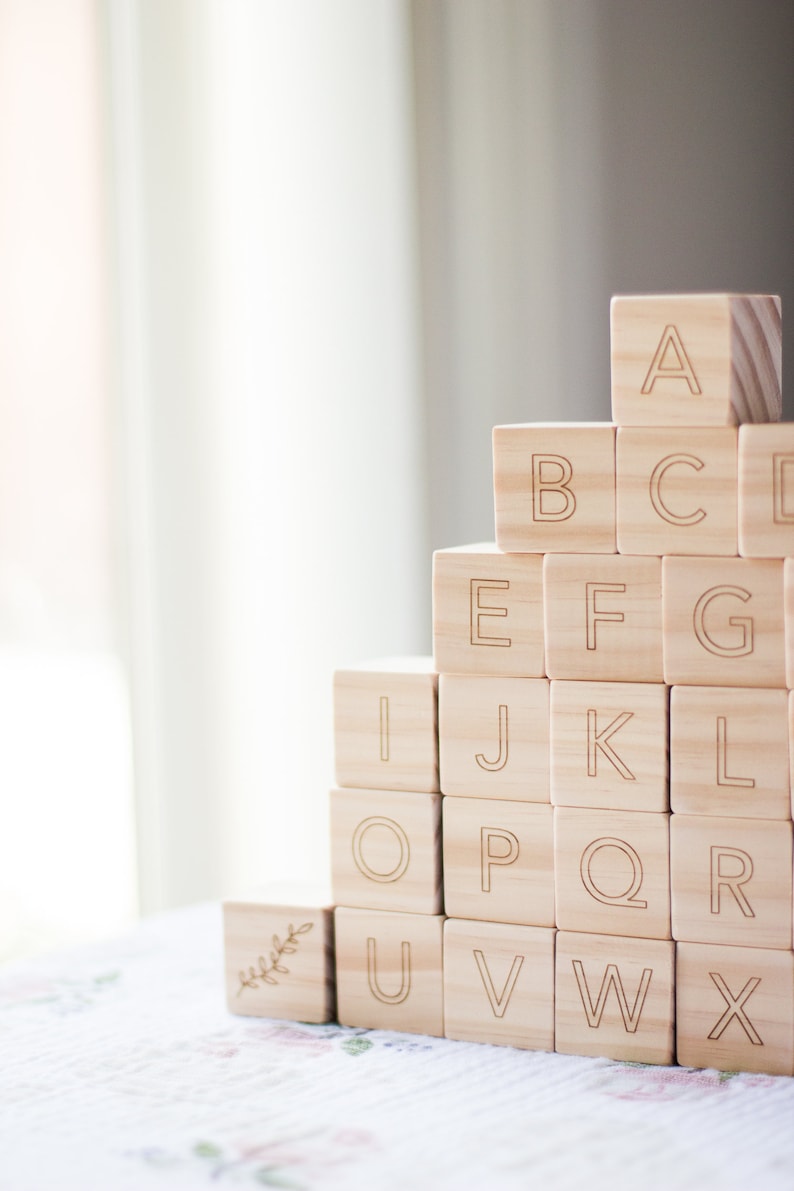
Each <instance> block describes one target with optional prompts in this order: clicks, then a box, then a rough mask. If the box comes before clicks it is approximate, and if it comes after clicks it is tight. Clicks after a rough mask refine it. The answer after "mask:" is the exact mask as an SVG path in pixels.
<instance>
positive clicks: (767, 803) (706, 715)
mask: <svg viewBox="0 0 794 1191" xmlns="http://www.w3.org/2000/svg"><path fill="white" fill-rule="evenodd" d="M788 741H789V730H788V694H787V692H786V691H782V690H778V691H776V690H764V689H755V690H754V689H752V688H743V687H711V686H674V687H672V689H671V691H670V805H671V807H672V809H673V810H674V811H677V812H679V813H682V814H687V815H722V816H725V815H727V816H734V817H737V818H749V819H788V818H790V817H791V799H790V783H789V744H788Z"/></svg>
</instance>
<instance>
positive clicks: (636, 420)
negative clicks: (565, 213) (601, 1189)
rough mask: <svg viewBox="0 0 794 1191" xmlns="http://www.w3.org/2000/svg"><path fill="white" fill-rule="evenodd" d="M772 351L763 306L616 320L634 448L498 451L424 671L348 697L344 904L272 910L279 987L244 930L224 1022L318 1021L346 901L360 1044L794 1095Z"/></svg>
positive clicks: (340, 826) (789, 441) (594, 439)
mask: <svg viewBox="0 0 794 1191" xmlns="http://www.w3.org/2000/svg"><path fill="white" fill-rule="evenodd" d="M780 345H781V335H780V303H779V300H778V299H777V298H774V297H770V296H763V295H761V296H759V295H688V296H681V297H673V296H667V297H623V298H616V299H614V300H613V303H612V411H613V422H612V423H611V424H595V423H594V424H570V423H556V424H538V425H521V426H498V427H496V428H495V430H494V438H493V449H494V494H495V520H496V534H495V537H496V542H495V544H494V543H485V544H479V545H472V546H464V547H455V548H452V549H448V550H440V551H438V552H437V553H436V554H435V556H434V577H433V613H434V615H433V619H434V657H433V659H406V660H403V661H400V662H394V661H392V662H384V663H379V664H374V665H370V666H367V667H361V668H358V669H355V670H349V671H344V672H340V673H338V674H337V675H336V679H335V717H336V721H335V731H336V756H337V774H336V780H337V789H335V790H334V791H333V793H332V795H331V800H332V801H331V821H332V884H333V893H332V898H331V899H330V900H326V901H324V902H320V903H319V907H320V908H319V910H318V909H314V910H312V909H311V907H309V908H307V909H305V910H302V909H300V908H298V907H296V906H294V905H293V906H291V908H290V909H289V911H288V912H286V917H285V913H284V912H282V910H281V907H280V906H279V905H278V902H272V901H271V902H268V900H267V899H265V900H264V901H262V902H261V903H260V914H261V916H262V936H261V937H262V938H263V939H265V940H266V939H269V938H270V934H271V933H272V929H271V925H270V924H271V923H272V921H273V920H274V918H276V919H278V921H282V919H283V920H285V922H286V925H284V926H282V927H281V931H282V934H281V935H279V934H278V933H276V935H275V938H274V939H273V946H272V947H271V946H270V944H269V943H265V942H263V943H262V945H261V948H260V949H263V950H264V951H265V952H267V950H268V948H269V955H270V958H269V959H266V958H262V957H259V958H257V956H256V954H255V953H256V952H257V947H256V946H255V944H254V940H253V936H252V935H251V933H250V925H249V923H248V921H247V920H244V918H243V913H245V914H247V915H249V917H250V914H251V913H252V911H251V908H250V905H248V906H245V907H243V908H242V909H241V906H240V903H234V904H230V905H228V906H227V939H228V940H229V946H228V968H229V1003H230V1006H231V1007H232V1008H233V1009H235V1010H237V1011H241V1012H259V1013H262V1014H265V1015H271V1016H272V1015H279V1014H281V1015H284V1016H301V1013H299V1012H298V1009H299V1007H300V1009H301V1011H302V1009H303V1003H302V1002H300V1001H298V1000H296V1001H295V1002H294V1003H292V1004H291V1003H290V1002H289V1001H288V1000H287V1001H286V1002H284V1003H282V1001H280V1000H279V999H278V997H277V995H274V996H272V997H270V996H269V994H270V993H271V992H272V991H273V990H272V989H271V987H270V986H269V985H268V984H267V982H266V977H267V974H268V973H269V974H270V977H271V979H272V980H277V979H278V980H281V979H282V976H283V978H284V979H286V977H287V974H288V973H287V972H286V971H284V969H287V968H289V966H290V965H289V964H287V963H286V962H285V961H284V951H285V947H284V939H285V937H286V938H287V939H288V940H289V942H288V944H287V948H288V947H290V946H291V947H292V948H293V951H295V952H297V951H298V949H299V948H300V949H303V950H304V951H305V952H306V953H307V959H308V953H309V952H310V950H311V949H312V948H314V949H315V952H316V955H330V951H329V948H330V938H329V931H328V930H327V927H324V928H321V929H318V930H317V931H316V934H315V935H314V938H313V939H310V936H309V935H308V934H307V936H306V941H305V942H304V941H303V937H302V936H300V935H299V933H298V926H297V925H296V924H297V923H298V919H300V920H301V923H300V925H301V928H302V929H303V928H304V925H305V924H308V923H309V922H310V921H311V922H312V923H314V922H316V921H317V919H316V917H314V918H313V917H312V915H315V916H316V915H317V914H318V913H319V914H322V913H323V912H324V913H326V914H328V910H327V907H328V906H329V905H330V904H331V902H332V903H333V904H334V905H335V906H336V909H335V911H334V924H335V945H336V958H335V987H336V996H337V1011H336V1012H337V1016H338V1019H339V1021H340V1022H342V1023H343V1024H348V1025H355V1026H366V1027H382V1028H388V1029H398V1030H409V1031H418V1032H422V1033H427V1034H435V1035H446V1036H447V1037H449V1038H456V1039H468V1040H476V1041H483V1042H492V1043H502V1044H509V1045H513V1046H519V1047H525V1048H530V1049H544V1050H551V1049H556V1050H558V1051H560V1052H563V1053H569V1054H583V1055H603V1056H607V1057H612V1058H618V1059H625V1060H630V1061H637V1062H649V1063H672V1062H674V1061H675V1060H676V1058H677V1060H678V1061H679V1062H681V1063H683V1064H687V1065H692V1066H706V1067H716V1068H719V1069H723V1070H725V1069H730V1070H750V1071H758V1072H769V1073H776V1074H777V1073H784V1074H794V950H793V943H792V899H793V896H794V889H793V883H792V871H793V862H792V780H791V769H792V765H791V761H790V748H789V741H790V737H791V736H792V731H791V729H792V726H793V725H794V692H792V691H790V690H789V689H788V688H792V687H794V570H792V567H794V424H785V425H782V424H775V423H778V421H779V418H780V415H781V390H780V371H781V370H780V356H781V347H780ZM442 874H443V876H442ZM279 915H280V917H279ZM287 927H288V928H289V929H288V935H287V936H284V935H283V932H284V931H286V930H287ZM305 928H306V930H307V931H308V929H309V928H308V926H307V925H306V927H305ZM241 936H243V937H244V938H245V945H244V946H243V947H241V946H240V945H239V939H240V937H241ZM280 949H281V950H280ZM292 954H293V952H292V951H290V952H289V955H290V960H291V961H292ZM252 957H253V958H252ZM260 961H261V962H260ZM327 962H328V963H330V959H329V960H328V961H327ZM262 973H264V975H263V974H262ZM246 974H248V975H246ZM332 975H333V973H332ZM317 979H318V984H319V985H321V986H322V988H323V989H327V982H328V970H327V969H326V970H325V973H324V974H323V975H322V976H319V977H317ZM252 983H253V984H258V985H260V992H262V996H261V997H259V999H258V1000H257V1001H256V1002H255V1001H254V995H255V990H254V989H252V988H251V987H250V986H251V984H252ZM249 991H250V992H251V996H250V997H248V998H247V1004H246V1005H243V1004H242V1000H243V995H242V994H248V993H249ZM320 1000H321V1001H322V1004H323V1012H324V1013H326V1014H327V1015H329V1016H330V1014H331V1013H332V1012H333V1009H332V1008H331V1007H329V998H328V997H327V995H326V996H325V998H324V999H323V998H320ZM292 1009H294V1012H292V1011H291V1010H292ZM304 1019H305V1020H323V1018H322V1016H319V1017H318V1016H313V1017H309V1018H306V1017H305V1016H304Z"/></svg>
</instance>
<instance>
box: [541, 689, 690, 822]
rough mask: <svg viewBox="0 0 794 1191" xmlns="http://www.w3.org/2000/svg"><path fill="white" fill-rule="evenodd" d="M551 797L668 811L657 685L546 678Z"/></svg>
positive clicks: (560, 801)
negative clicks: (547, 684)
mask: <svg viewBox="0 0 794 1191" xmlns="http://www.w3.org/2000/svg"><path fill="white" fill-rule="evenodd" d="M550 706H551V716H550V753H551V801H552V803H553V804H554V805H555V806H573V807H576V806H578V807H583V808H589V809H597V808H601V809H604V810H624V811H630V810H637V811H648V812H662V811H666V810H668V795H667V789H668V783H667V776H668V766H667V755H668V743H667V742H668V731H667V724H668V699H667V687H666V686H665V684H664V683H629V682H619V683H609V682H567V681H564V680H555V681H554V682H552V683H551V704H550Z"/></svg>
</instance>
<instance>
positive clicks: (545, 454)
mask: <svg viewBox="0 0 794 1191" xmlns="http://www.w3.org/2000/svg"><path fill="white" fill-rule="evenodd" d="M493 461H494V511H495V517H496V541H497V543H498V545H499V547H500V549H502V550H505V551H518V552H520V551H525V552H527V553H544V552H546V551H554V552H555V553H565V552H573V551H577V550H582V551H587V553H589V554H594V553H595V554H598V553H604V554H614V553H615V549H616V546H615V428H614V426H612V425H611V424H609V423H597V422H589V423H584V422H557V423H552V422H535V423H532V424H531V425H518V426H496V427H494V431H493Z"/></svg>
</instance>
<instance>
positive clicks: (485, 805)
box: [442, 797, 555, 927]
mask: <svg viewBox="0 0 794 1191" xmlns="http://www.w3.org/2000/svg"><path fill="white" fill-rule="evenodd" d="M442 818H443V851H444V865H443V867H444V906H445V909H446V912H447V914H449V915H450V917H454V918H471V919H475V920H477V921H490V922H506V923H515V924H517V925H525V926H548V927H552V926H554V925H555V916H554V821H553V812H552V808H551V806H543V805H540V804H536V803H528V802H526V803H522V802H499V801H496V800H492V799H477V798H450V797H445V798H444V803H443V810H442Z"/></svg>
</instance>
